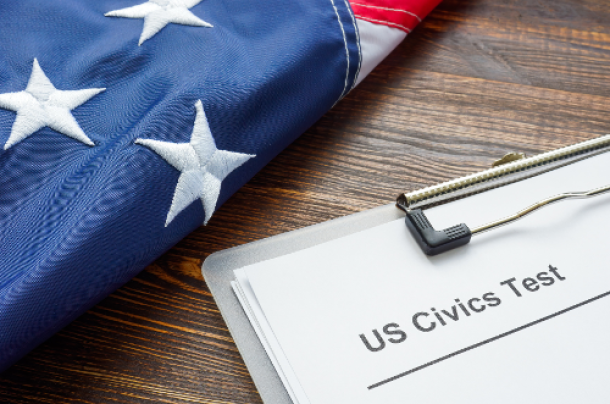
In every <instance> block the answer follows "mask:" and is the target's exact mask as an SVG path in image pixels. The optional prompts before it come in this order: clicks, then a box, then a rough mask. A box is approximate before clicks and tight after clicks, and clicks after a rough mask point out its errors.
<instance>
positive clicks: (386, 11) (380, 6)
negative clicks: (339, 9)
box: [350, 0, 441, 32]
mask: <svg viewBox="0 0 610 404" xmlns="http://www.w3.org/2000/svg"><path fill="white" fill-rule="evenodd" d="M440 2H441V0H350V4H351V5H352V9H353V10H354V14H355V15H356V17H358V18H360V19H361V20H365V21H370V22H373V23H375V24H382V25H387V26H389V27H394V28H398V29H401V30H403V31H406V32H411V30H412V29H413V28H415V26H416V25H417V24H419V23H420V22H421V20H422V19H423V18H424V17H425V16H426V15H428V14H429V13H430V11H432V10H433V9H434V7H436V6H437V5H438V3H440Z"/></svg>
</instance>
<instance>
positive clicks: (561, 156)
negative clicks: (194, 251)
mask: <svg viewBox="0 0 610 404" xmlns="http://www.w3.org/2000/svg"><path fill="white" fill-rule="evenodd" d="M607 151H610V135H606V136H602V137H599V138H597V139H593V140H589V141H586V142H582V143H578V144H575V145H572V146H568V147H564V148H561V149H557V150H553V151H551V152H548V153H543V154H540V155H537V156H534V157H530V158H527V157H525V156H523V155H520V154H517V153H510V154H508V155H506V156H504V157H503V158H502V159H500V160H498V161H496V162H495V163H494V165H493V166H492V168H491V169H489V170H485V171H482V172H479V173H475V174H472V175H469V176H466V177H462V178H458V179H455V180H452V181H448V182H445V183H442V184H438V185H435V186H432V187H427V188H423V189H421V190H416V191H413V192H410V193H405V194H401V195H399V197H398V199H397V201H396V203H390V204H388V205H384V206H380V207H377V208H374V209H371V210H367V211H364V212H359V213H356V214H352V215H349V216H345V217H341V218H338V219H334V220H330V221H327V222H323V223H320V224H316V225H312V226H309V227H306V228H303V229H298V230H294V231H291V232H288V233H284V234H280V235H277V236H273V237H270V238H267V239H263V240H259V241H255V242H252V243H249V244H245V245H242V246H238V247H234V248H231V249H228V250H224V251H219V252H216V253H214V254H212V255H210V256H209V257H208V258H207V259H206V260H205V261H204V263H203V265H202V274H203V277H204V279H205V281H206V283H207V285H208V287H209V288H210V291H211V293H212V295H213V296H214V298H215V300H216V303H217V304H218V307H219V309H220V312H221V314H222V316H223V318H224V319H225V321H226V323H227V326H228V328H229V331H230V332H231V335H232V336H233V339H234V341H235V343H236V345H237V348H238V349H239V352H240V353H241V355H242V357H243V359H244V362H245V363H246V366H247V368H248V370H249V371H250V374H251V376H252V379H253V381H254V383H255V385H256V387H257V389H258V391H259V394H260V395H261V398H262V399H263V402H264V403H265V404H292V400H291V399H290V397H289V395H288V392H287V391H286V389H285V387H284V385H283V383H282V381H281V380H280V378H279V376H278V374H277V372H276V370H275V368H274V366H273V364H272V363H271V360H270V359H269V357H268V356H267V353H266V351H265V349H264V347H263V345H262V343H261V342H260V340H259V338H258V336H257V335H256V333H255V331H254V328H253V327H252V325H251V324H250V321H249V320H248V317H247V316H246V314H245V312H244V311H243V308H242V306H241V304H240V303H239V301H238V299H237V297H236V295H235V293H234V291H233V289H232V287H231V282H232V281H233V280H234V274H233V271H234V270H235V269H238V268H241V267H244V266H247V265H251V264H255V263H258V262H261V261H265V260H269V259H273V258H276V257H280V256H283V255H286V254H290V253H293V252H296V251H300V250H303V249H306V248H310V247H313V246H315V245H318V244H323V243H326V242H328V241H331V240H334V239H337V238H340V237H344V236H347V235H350V234H353V233H356V232H360V231H363V230H367V229H370V228H373V227H375V226H378V225H381V224H384V223H388V222H391V221H394V220H396V219H400V218H405V212H406V213H407V215H406V218H405V221H406V225H407V227H409V230H410V231H411V233H412V234H413V236H414V238H415V239H416V241H417V242H418V244H419V245H420V247H421V248H422V250H423V251H424V252H425V253H427V254H428V253H429V252H428V251H426V241H425V240H422V238H421V234H420V235H419V236H418V228H417V226H410V225H409V222H410V221H413V220H411V219H410V216H409V212H413V211H420V212H422V210H423V209H425V208H428V207H432V206H436V205H439V204H443V203H450V202H451V201H454V200H457V199H462V198H465V197H468V196H470V195H474V194H477V193H481V192H485V191H487V190H490V189H494V188H497V187H500V186H505V185H508V184H511V183H514V182H517V181H521V180H524V179H527V178H531V177H533V176H536V175H539V174H543V173H545V172H548V171H551V170H554V169H556V168H559V167H563V166H565V165H568V164H572V163H575V162H578V161H580V160H583V159H586V158H588V157H591V156H594V155H598V154H600V153H605V152H607ZM592 191H597V192H590V193H591V195H583V194H585V193H581V194H578V195H577V196H574V197H587V196H595V195H598V194H601V193H604V192H606V191H610V186H605V187H602V188H600V189H598V190H592ZM566 195H568V194H566ZM569 195H574V194H569ZM569 195H568V197H567V198H570V196H569ZM549 197H550V198H547V199H548V200H545V201H541V203H542V204H541V205H540V206H536V207H535V208H534V209H533V210H532V209H531V208H532V207H529V208H527V209H524V211H522V212H517V213H516V214H515V215H512V217H509V218H502V219H500V220H498V221H497V222H498V223H499V224H497V226H500V225H503V224H507V223H509V222H510V221H514V220H517V219H519V218H520V217H522V216H525V215H527V214H529V213H531V212H532V211H534V210H536V209H538V208H540V207H542V206H545V205H546V204H549V203H553V202H557V201H559V200H563V199H566V197H565V196H563V195H559V196H550V195H549ZM557 197H561V198H557ZM397 207H399V208H400V209H397ZM528 209H529V210H528ZM401 210H402V211H401ZM403 211H404V212H403ZM424 217H425V216H424ZM507 219H510V220H507ZM456 220H459V218H457V219H456ZM491 224H494V223H491ZM489 225H490V224H484V225H482V226H479V227H477V228H476V229H483V231H486V230H490V229H492V228H494V226H495V225H496V224H494V226H489ZM419 227H420V230H421V227H422V226H419ZM423 227H426V225H425V224H424V226H423ZM453 227H456V226H453ZM432 230H434V229H433V228H432ZM446 230H448V229H444V230H441V232H443V231H446ZM450 241H451V240H450ZM468 241H470V237H468ZM464 244H465V243H457V245H453V244H452V245H451V248H455V247H459V246H461V245H464ZM441 250H442V251H438V252H437V253H440V252H444V251H446V249H442V248H441ZM429 255H430V254H429Z"/></svg>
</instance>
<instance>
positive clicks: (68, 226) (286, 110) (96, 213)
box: [0, 0, 440, 370]
mask: <svg viewBox="0 0 610 404" xmlns="http://www.w3.org/2000/svg"><path fill="white" fill-rule="evenodd" d="M439 1H440V0H351V1H350V2H348V0H307V1H300V2H299V1H295V0H288V1H286V0H283V1H280V0H259V1H251V0H222V1H221V0H149V1H145V0H82V1H77V0H56V1H39V0H20V1H5V2H2V4H0V49H1V50H2V53H1V54H0V174H1V175H0V370H3V369H6V368H7V367H9V366H10V365H11V364H12V363H14V362H15V361H16V360H17V359H19V358H20V357H21V356H23V355H24V354H25V353H27V352H28V351H29V350H31V349H32V348H34V347H35V346H36V345H37V344H39V343H41V342H42V341H44V340H45V339H47V338H48V337H49V336H51V335H52V334H53V333H55V332H56V331H58V330H59V329H61V328H62V327H64V326H65V325H66V324H68V323H69V322H70V321H72V320H73V319H75V318H76V317H77V316H79V315H80V314H82V313H83V312H84V311H85V310H87V309H88V308H89V307H91V306H92V305H94V304H95V303H97V302H98V301H100V300H101V299H102V298H104V297H105V296H107V295H108V294H109V293H111V292H112V291H113V290H115V289H117V288H118V287H119V286H121V285H123V284H124V283H125V282H127V281H128V280H129V279H130V278H132V277H133V276H134V275H136V274H137V273H138V272H139V271H140V270H142V269H143V268H144V267H145V266H146V265H147V264H149V263H151V262H152V261H153V260H154V259H155V258H157V257H158V256H160V255H161V254H162V253H163V252H164V251H166V250H168V249H169V248H170V247H172V246H173V245H174V244H176V243H177V242H178V241H179V240H180V239H182V238H183V237H185V236H186V235H187V234H188V233H189V232H191V231H193V230H194V229H195V228H197V227H198V226H200V225H201V224H202V223H203V224H205V223H207V221H208V220H209V219H210V217H211V216H212V214H213V213H214V211H215V210H216V209H217V208H218V207H219V206H220V205H222V203H224V202H225V201H226V200H227V198H229V196H231V195H232V194H233V193H234V192H235V191H236V190H237V189H239V188H240V187H241V186H242V185H243V184H244V183H245V182H246V181H248V179H250V178H251V177H252V176H253V175H254V174H255V173H256V172H257V171H258V170H260V169H261V168H262V167H263V166H264V165H265V164H267V163H268V162H269V161H270V160H271V159H272V158H273V157H274V156H275V155H277V154H278V153H279V152H280V151H281V150H282V149H284V148H285V147H286V146H287V145H288V144H290V143H291V142H292V141H293V140H294V139H295V138H296V137H297V136H299V135H300V134H301V133H303V132H304V131H305V130H306V129H307V128H308V127H309V126H310V125H312V124H313V123H314V122H315V121H316V120H317V119H318V118H319V117H320V116H322V115H323V114H324V113H325V112H326V111H327V110H328V109H330V108H331V107H332V106H333V105H334V104H335V103H336V102H337V101H339V100H340V99H341V98H342V97H344V96H345V95H346V94H347V93H348V92H349V91H350V90H351V89H352V88H353V87H354V86H355V85H356V84H357V83H358V82H359V81H360V80H362V79H363V78H364V77H365V76H366V75H367V74H368V73H369V72H370V71H371V70H372V69H373V67H374V66H375V65H376V64H377V63H379V62H380V61H381V60H382V59H383V58H384V57H385V56H386V55H387V54H388V53H389V52H390V51H391V50H392V49H393V48H394V47H395V46H396V45H397V44H398V43H400V41H402V39H404V37H405V35H406V34H407V33H408V32H410V30H411V29H413V28H414V27H415V26H416V25H417V24H418V23H419V22H420V21H421V19H422V18H423V17H424V16H425V15H426V14H428V13H429V12H430V11H431V10H432V9H433V8H434V7H435V6H436V5H437V3H438V2H439ZM350 3H351V4H350Z"/></svg>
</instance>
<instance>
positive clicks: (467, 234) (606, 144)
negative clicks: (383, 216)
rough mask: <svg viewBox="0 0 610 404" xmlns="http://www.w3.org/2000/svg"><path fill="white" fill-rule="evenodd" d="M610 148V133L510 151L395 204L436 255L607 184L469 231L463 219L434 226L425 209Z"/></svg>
mask: <svg viewBox="0 0 610 404" xmlns="http://www.w3.org/2000/svg"><path fill="white" fill-rule="evenodd" d="M609 150H610V135H606V136H602V137H599V138H597V139H592V140H587V141H585V142H581V143H577V144H574V145H572V146H567V147H563V148H561V149H557V150H553V151H550V152H547V153H542V154H539V155H537V156H533V157H528V158H526V157H525V156H524V155H522V154H516V153H510V154H508V155H506V156H504V157H503V158H502V159H500V160H498V161H496V162H495V163H494V165H493V166H492V168H491V169H489V170H485V171H481V172H479V173H475V174H471V175H467V176H465V177H462V178H457V179H455V180H451V181H447V182H444V183H441V184H438V185H434V186H431V187H427V188H423V189H420V190H417V191H413V192H410V193H405V194H401V195H399V196H398V199H397V200H396V206H398V207H399V208H400V209H402V210H403V211H404V212H405V213H406V214H407V217H406V219H405V220H406V224H407V227H408V228H409V230H410V231H411V234H413V237H414V238H415V240H416V241H417V243H418V244H419V246H420V247H421V249H422V250H423V251H424V253H426V254H427V255H437V254H440V253H443V252H445V251H449V250H452V249H454V248H457V247H460V246H463V245H466V244H468V243H469V242H470V240H471V238H472V236H473V235H476V234H480V233H483V232H486V231H489V230H492V229H495V228H497V227H500V226H504V225H507V224H509V223H512V222H514V221H516V220H519V219H521V218H523V217H525V216H527V215H529V214H530V213H532V212H534V211H536V210H538V209H540V208H542V207H544V206H548V205H550V204H553V203H556V202H559V201H563V200H568V199H582V198H590V197H593V196H597V195H602V194H604V193H606V192H609V191H610V185H606V186H603V187H600V188H596V189H592V190H589V191H585V192H567V193H563V194H559V195H555V196H551V197H549V198H546V199H544V200H541V201H539V202H536V203H535V204H533V205H531V206H529V207H527V208H525V209H523V210H520V211H519V212H517V213H515V214H513V215H510V216H507V217H504V218H502V219H499V220H496V221H493V222H490V223H487V224H484V225H481V226H478V227H474V228H472V230H471V229H470V228H469V227H468V226H467V225H466V224H464V223H460V224H458V225H455V226H451V227H448V228H446V229H443V230H436V229H434V227H433V226H432V225H431V224H430V221H429V220H428V218H427V217H426V215H425V214H424V209H426V208H429V207H432V206H436V205H439V204H441V203H445V202H449V201H452V200H456V199H460V198H464V197H466V196H470V195H474V194H478V193H481V192H485V191H487V190H490V189H493V188H498V187H501V186H504V185H507V184H511V183H514V182H517V181H521V180H523V179H527V178H531V177H533V176H536V175H539V174H542V173H545V172H548V171H551V170H554V169H556V168H559V167H562V166H565V165H568V164H572V163H574V162H577V161H580V160H583V159H585V158H588V157H591V156H595V155H597V154H600V153H604V152H606V151H609Z"/></svg>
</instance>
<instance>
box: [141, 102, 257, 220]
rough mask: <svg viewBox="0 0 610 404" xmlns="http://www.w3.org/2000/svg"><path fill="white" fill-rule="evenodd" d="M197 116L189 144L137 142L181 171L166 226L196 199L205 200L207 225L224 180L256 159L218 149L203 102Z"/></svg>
mask: <svg viewBox="0 0 610 404" xmlns="http://www.w3.org/2000/svg"><path fill="white" fill-rule="evenodd" d="M195 109H196V116H195V125H194V126H193V133H192V134H191V140H190V142H189V143H171V142H164V141H160V140H152V139H136V141H135V143H136V144H140V145H142V146H146V147H148V148H149V149H151V150H153V151H154V152H155V153H157V154H158V155H159V156H161V158H163V159H164V160H165V161H167V162H168V163H169V164H170V165H171V166H173V167H174V168H175V169H177V170H178V171H180V177H178V184H177V185H176V190H175V191H174V197H173V199H172V205H171V207H170V209H169V212H168V214H167V219H166V221H165V227H167V226H168V225H169V223H170V222H171V221H172V220H174V218H175V217H176V216H177V215H178V214H179V213H180V212H182V211H183V210H184V209H185V208H186V207H187V206H189V205H190V204H191V203H192V202H193V201H195V200H196V199H201V203H202V204H203V209H204V211H205V220H204V222H203V224H204V225H205V224H207V223H208V221H209V220H210V218H211V217H212V213H214V209H215V208H216V202H217V201H218V196H219V195H220V186H221V184H222V181H223V180H224V179H225V178H226V176H227V175H229V174H230V173H231V172H232V171H233V170H235V169H236V168H237V167H239V166H241V165H242V164H243V163H245V162H246V161H248V160H249V159H251V158H252V157H255V156H254V155H251V154H243V153H236V152H230V151H226V150H218V149H217V148H216V142H215V141H214V137H213V136H212V132H211V131H210V126H209V124H208V120H207V118H206V116H205V111H204V110H203V105H202V104H201V101H197V103H196V104H195Z"/></svg>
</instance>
